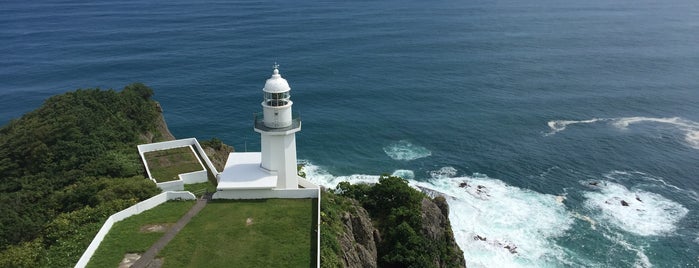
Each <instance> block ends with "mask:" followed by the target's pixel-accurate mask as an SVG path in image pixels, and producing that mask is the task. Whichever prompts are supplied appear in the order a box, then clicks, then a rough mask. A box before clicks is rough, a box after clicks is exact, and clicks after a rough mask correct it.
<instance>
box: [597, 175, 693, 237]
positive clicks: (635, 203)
mask: <svg viewBox="0 0 699 268" xmlns="http://www.w3.org/2000/svg"><path fill="white" fill-rule="evenodd" d="M588 184H589V183H588ZM594 188H597V189H596V191H588V192H586V193H584V197H585V199H586V200H585V203H584V204H585V206H586V207H588V208H589V209H591V210H593V211H595V212H596V213H593V217H596V218H597V221H598V222H608V223H611V224H613V225H615V226H616V227H617V228H619V229H622V230H624V231H627V232H631V233H634V234H637V235H641V236H659V235H668V234H670V233H672V232H674V231H675V229H676V228H677V227H676V224H677V222H678V221H679V220H680V219H682V218H683V217H684V216H685V215H687V213H688V212H689V210H688V209H687V208H685V207H684V206H682V205H681V204H679V203H676V202H674V201H672V200H669V199H667V198H665V197H663V196H661V195H659V194H656V193H652V192H647V191H644V190H640V189H628V188H626V187H625V186H623V185H621V184H618V183H614V182H608V181H606V182H598V183H597V184H596V185H595V186H594Z"/></svg>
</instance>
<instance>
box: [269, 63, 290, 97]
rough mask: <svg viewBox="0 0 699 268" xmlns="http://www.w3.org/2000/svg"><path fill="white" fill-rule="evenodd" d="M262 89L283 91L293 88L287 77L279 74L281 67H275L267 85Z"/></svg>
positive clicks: (271, 91)
mask: <svg viewBox="0 0 699 268" xmlns="http://www.w3.org/2000/svg"><path fill="white" fill-rule="evenodd" d="M262 90H263V91H265V92H269V93H281V92H287V91H289V90H291V87H289V83H288V82H286V79H284V78H282V75H280V74H279V69H277V68H274V72H273V73H272V77H270V78H268V79H267V82H265V87H264V88H262Z"/></svg>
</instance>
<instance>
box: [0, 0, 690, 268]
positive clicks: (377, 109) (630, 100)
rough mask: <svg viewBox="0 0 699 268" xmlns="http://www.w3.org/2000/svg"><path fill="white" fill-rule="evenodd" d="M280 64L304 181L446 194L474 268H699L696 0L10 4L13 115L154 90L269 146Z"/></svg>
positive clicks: (6, 84) (194, 123) (9, 109)
mask: <svg viewBox="0 0 699 268" xmlns="http://www.w3.org/2000/svg"><path fill="white" fill-rule="evenodd" d="M275 62H276V63H279V64H280V66H281V67H280V71H281V74H282V76H283V77H284V78H286V79H287V80H288V81H289V83H290V85H291V88H292V90H291V96H292V100H293V101H294V106H293V109H294V111H295V112H299V113H300V114H301V116H302V119H303V128H302V130H301V132H299V133H297V146H298V157H299V159H302V161H303V162H304V163H305V164H306V173H307V174H308V177H309V179H311V180H313V181H314V182H316V183H319V184H321V185H324V186H327V187H334V186H335V185H336V184H337V183H338V182H340V181H343V180H348V181H351V182H376V181H377V179H378V176H379V175H381V174H395V175H400V176H402V177H404V178H406V179H408V180H409V181H410V183H411V184H412V185H413V186H415V187H418V188H421V189H423V190H425V191H426V192H429V193H440V194H443V195H445V196H446V197H447V200H448V202H449V204H450V216H449V218H450V219H451V223H452V226H453V231H454V234H455V236H456V239H457V241H458V244H459V245H460V246H461V248H462V249H463V250H464V255H465V258H466V261H467V265H468V267H652V266H655V267H698V266H699V194H698V192H699V179H698V178H697V177H698V176H699V2H696V1H690V0H669V1H647V0H640V1H630V0H615V1H607V0H591V1H568V0H563V1H553V0H529V1H514V0H504V1H499V0H498V1H485V0H466V1H456V0H445V1H415V0H407V1H393V0H387V1H306V0H299V1H264V2H258V1H215V0H202V1H184V0H173V1H131V0H124V1H94V2H92V1H72V0H63V1H14V0H10V1H3V2H2V3H0V123H2V124H6V123H7V122H9V121H10V120H12V119H14V118H18V117H20V116H21V115H22V114H24V113H26V112H29V111H31V110H33V109H35V108H37V107H39V106H40V105H41V103H42V102H43V101H44V100H45V99H46V98H48V97H50V96H52V95H55V94H60V93H63V92H66V91H71V90H75V89H77V88H96V87H99V88H102V89H109V88H114V89H121V88H123V87H124V86H125V85H127V84H129V83H132V82H143V83H145V84H147V85H148V86H150V87H152V88H153V89H154V91H155V96H154V98H155V99H156V100H158V101H159V102H160V103H161V104H162V106H163V109H164V115H165V118H166V120H167V122H168V125H169V127H170V130H171V131H172V132H173V134H174V135H175V136H176V137H178V138H187V137H196V138H198V139H200V140H202V139H209V138H212V137H217V138H219V139H221V140H223V141H224V142H225V143H227V144H230V145H233V146H234V147H235V148H236V149H237V150H238V151H246V150H247V151H256V150H259V147H260V144H259V135H258V134H257V133H255V132H254V131H253V117H252V114H253V113H254V112H259V111H261V107H260V102H261V99H262V90H261V89H262V87H263V86H264V82H265V80H266V79H267V78H268V77H269V76H270V75H271V73H272V65H273V64H274V63H275ZM478 236H480V237H483V238H486V240H485V241H483V240H481V239H478ZM506 246H509V248H515V247H516V249H515V250H513V251H511V250H508V249H506V248H505V247H506Z"/></svg>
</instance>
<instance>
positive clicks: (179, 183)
mask: <svg viewBox="0 0 699 268" xmlns="http://www.w3.org/2000/svg"><path fill="white" fill-rule="evenodd" d="M181 147H189V148H190V150H192V153H193V154H194V155H195V156H196V155H197V152H198V153H199V154H198V155H199V156H200V157H197V161H199V165H200V166H201V168H202V170H200V171H194V172H189V173H183V174H179V176H178V177H179V179H178V180H174V181H167V182H157V181H156V180H155V178H153V176H152V175H151V172H150V167H148V162H147V161H146V157H145V153H147V152H153V151H161V150H168V149H174V148H181ZM195 150H196V152H195ZM138 154H139V155H140V156H141V160H142V161H143V165H144V166H145V167H146V173H148V178H149V179H150V180H152V181H153V182H154V183H155V184H156V185H157V186H158V188H160V189H162V190H163V191H181V190H183V189H184V185H185V184H191V183H199V182H206V181H207V180H208V178H207V172H206V168H204V163H206V165H207V166H208V167H209V169H210V170H211V173H213V174H214V176H215V177H218V174H219V172H218V170H216V167H214V165H213V163H211V159H209V157H208V156H207V155H206V153H205V152H204V149H203V148H202V147H201V145H199V141H197V139H195V138H189V139H180V140H174V141H163V142H156V143H149V144H141V145H139V146H138ZM201 159H204V163H202V162H201Z"/></svg>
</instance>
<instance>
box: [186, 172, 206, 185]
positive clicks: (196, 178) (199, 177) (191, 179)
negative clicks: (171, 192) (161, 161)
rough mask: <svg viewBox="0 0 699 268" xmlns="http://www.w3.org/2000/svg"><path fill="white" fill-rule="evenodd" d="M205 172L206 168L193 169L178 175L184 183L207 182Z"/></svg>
mask: <svg viewBox="0 0 699 268" xmlns="http://www.w3.org/2000/svg"><path fill="white" fill-rule="evenodd" d="M207 175H208V174H207V172H206V170H200V171H193V172H189V173H182V174H180V175H179V178H180V180H181V181H182V182H184V184H192V183H201V182H207V181H208V179H209V178H208V177H207Z"/></svg>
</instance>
